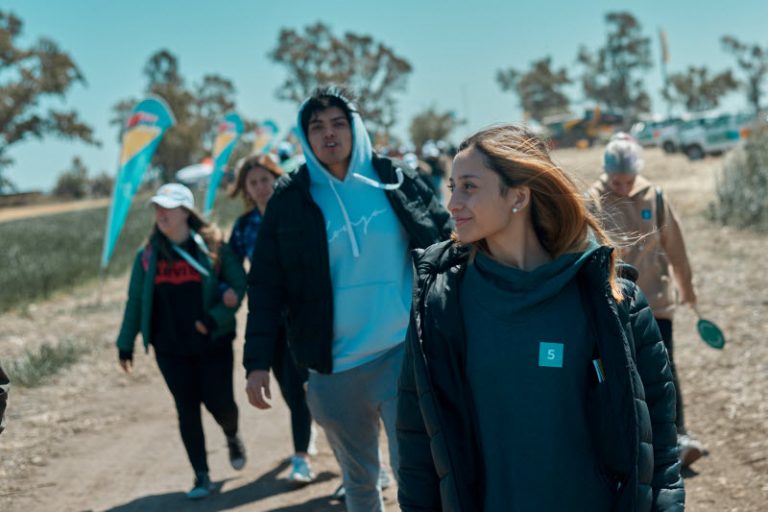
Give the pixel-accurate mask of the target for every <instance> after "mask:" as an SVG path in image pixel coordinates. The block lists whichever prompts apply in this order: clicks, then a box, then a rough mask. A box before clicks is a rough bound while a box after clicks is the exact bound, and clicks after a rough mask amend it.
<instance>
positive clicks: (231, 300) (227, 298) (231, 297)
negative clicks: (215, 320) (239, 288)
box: [221, 288, 237, 308]
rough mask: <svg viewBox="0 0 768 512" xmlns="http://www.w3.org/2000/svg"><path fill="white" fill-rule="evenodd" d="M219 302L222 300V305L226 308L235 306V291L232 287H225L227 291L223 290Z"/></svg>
mask: <svg viewBox="0 0 768 512" xmlns="http://www.w3.org/2000/svg"><path fill="white" fill-rule="evenodd" d="M221 302H223V303H224V305H225V306H227V307H228V308H235V307H237V293H235V290H233V289H232V288H227V291H225V292H224V295H222V296H221Z"/></svg>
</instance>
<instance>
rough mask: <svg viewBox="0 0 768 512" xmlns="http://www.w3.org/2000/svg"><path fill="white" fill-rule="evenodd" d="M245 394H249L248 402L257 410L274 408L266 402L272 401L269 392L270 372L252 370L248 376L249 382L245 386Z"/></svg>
mask: <svg viewBox="0 0 768 512" xmlns="http://www.w3.org/2000/svg"><path fill="white" fill-rule="evenodd" d="M245 392H246V393H247V394H248V402H250V404H251V405H252V406H254V407H256V408H257V409H269V408H271V407H272V406H271V405H270V404H269V402H267V401H266V400H265V398H264V397H265V396H266V398H268V399H270V400H272V393H271V392H270V390H269V371H268V370H251V372H250V373H249V374H248V382H247V384H246V385H245Z"/></svg>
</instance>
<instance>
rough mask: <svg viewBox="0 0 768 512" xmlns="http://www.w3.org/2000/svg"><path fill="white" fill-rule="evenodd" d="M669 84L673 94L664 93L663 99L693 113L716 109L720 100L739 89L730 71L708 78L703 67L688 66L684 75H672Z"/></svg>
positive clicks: (706, 71) (706, 70) (707, 71)
mask: <svg viewBox="0 0 768 512" xmlns="http://www.w3.org/2000/svg"><path fill="white" fill-rule="evenodd" d="M669 83H670V84H671V85H672V88H673V90H674V92H667V91H665V94H664V97H665V98H666V99H667V100H669V101H672V102H674V103H679V104H681V105H683V106H685V108H686V109H688V110H690V111H694V112H695V111H701V110H709V109H713V108H715V107H717V106H718V105H719V104H720V98H722V97H723V96H725V95H726V94H728V93H729V92H731V91H733V90H736V89H737V88H738V87H739V82H738V81H737V80H736V79H735V78H734V77H733V73H732V72H731V71H730V70H728V71H721V72H720V73H718V74H717V75H714V76H711V77H710V76H709V70H708V69H707V68H706V67H705V66H702V67H695V66H688V70H687V71H686V72H685V73H673V74H671V75H670V76H669Z"/></svg>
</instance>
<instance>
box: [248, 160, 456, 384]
mask: <svg viewBox="0 0 768 512" xmlns="http://www.w3.org/2000/svg"><path fill="white" fill-rule="evenodd" d="M373 167H374V169H375V170H376V173H377V174H378V176H379V178H380V180H381V181H382V182H384V183H395V182H397V175H396V173H395V168H394V167H393V165H392V161H391V160H389V159H387V158H380V157H377V156H375V155H374V157H373ZM403 174H404V178H405V179H404V181H403V183H402V185H401V186H400V187H399V188H397V189H396V190H387V191H386V195H387V198H388V199H389V203H390V204H391V205H392V210H393V211H394V212H395V215H396V216H397V218H398V220H399V221H400V225H401V226H402V227H403V229H404V230H405V232H406V234H407V235H408V237H409V239H410V247H411V248H413V249H423V248H426V247H428V246H430V245H432V244H434V243H436V242H439V241H441V240H446V239H447V238H448V237H449V236H450V234H451V230H452V229H453V222H452V220H451V218H450V215H449V214H448V212H447V211H446V210H445V208H443V207H442V205H441V204H440V202H439V201H438V200H437V198H436V197H435V195H434V194H433V193H432V191H431V190H430V189H429V188H428V187H427V186H426V185H424V183H423V182H422V181H421V180H419V179H418V178H417V177H416V175H415V173H414V172H413V171H411V170H410V169H403ZM309 185H310V177H309V171H308V169H307V166H306V165H303V166H301V167H300V168H299V169H298V171H296V172H295V173H291V174H288V175H285V176H283V177H281V178H280V179H279V180H278V182H277V183H276V185H275V192H274V194H273V196H272V198H271V199H270V201H269V207H268V208H267V211H266V213H265V215H264V220H263V222H262V225H261V229H260V231H259V236H258V238H257V239H256V245H255V247H254V250H253V258H252V260H251V270H250V272H249V274H248V323H247V326H246V332H245V348H244V350H243V352H244V353H243V365H244V366H245V370H246V373H248V372H250V371H251V370H267V369H269V367H270V365H271V363H272V355H273V351H274V347H275V341H276V340H277V337H278V331H279V328H280V318H281V315H282V314H283V313H285V316H286V326H287V331H288V339H289V340H290V346H291V350H292V352H293V355H294V357H295V359H296V362H297V363H298V364H299V366H301V367H304V368H311V369H313V370H316V371H318V372H320V373H331V372H332V370H333V356H332V353H331V345H332V342H333V289H332V285H331V271H330V265H329V262H328V237H327V234H326V231H325V218H324V217H323V213H322V212H321V211H320V207H319V206H318V205H317V203H315V201H314V200H313V199H312V195H311V194H310V191H309Z"/></svg>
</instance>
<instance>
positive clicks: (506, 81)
mask: <svg viewBox="0 0 768 512" xmlns="http://www.w3.org/2000/svg"><path fill="white" fill-rule="evenodd" d="M496 81H497V82H498V83H499V87H501V90H502V91H514V92H515V93H516V94H517V97H518V98H519V99H520V107H522V109H523V110H524V111H525V112H527V113H528V114H529V115H530V116H531V117H532V118H533V119H535V120H537V121H541V120H542V119H543V118H544V117H545V116H548V115H552V114H559V113H562V112H567V111H568V106H569V104H570V100H569V99H568V96H566V95H565V94H564V93H563V92H562V88H563V87H564V86H566V85H568V84H570V83H571V79H570V78H568V72H567V71H566V69H565V68H560V69H559V70H553V69H552V58H551V57H545V58H543V59H539V60H537V61H534V62H532V63H531V69H530V70H529V71H528V72H526V73H521V72H520V71H517V70H515V69H512V68H509V69H507V70H499V71H498V72H497V73H496Z"/></svg>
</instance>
